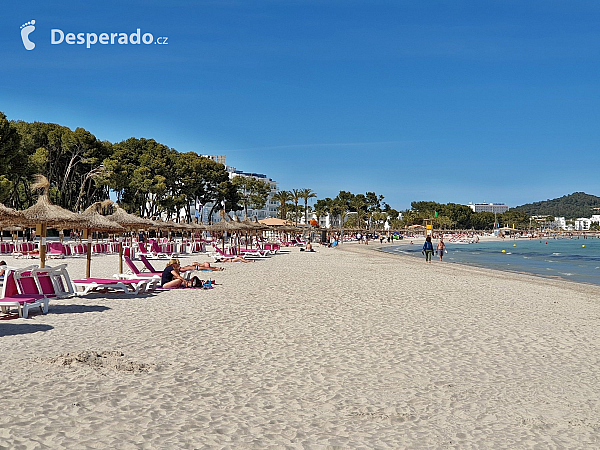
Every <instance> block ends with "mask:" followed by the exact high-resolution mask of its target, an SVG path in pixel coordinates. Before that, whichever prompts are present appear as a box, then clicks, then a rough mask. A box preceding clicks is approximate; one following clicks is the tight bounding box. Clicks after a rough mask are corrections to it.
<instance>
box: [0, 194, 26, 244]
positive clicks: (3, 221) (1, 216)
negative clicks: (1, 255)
mask: <svg viewBox="0 0 600 450" xmlns="http://www.w3.org/2000/svg"><path fill="white" fill-rule="evenodd" d="M22 220H23V213H22V212H21V211H17V210H15V209H12V208H9V207H8V206H4V205H3V204H2V203H0V241H1V240H2V238H3V237H2V227H3V226H7V225H8V226H11V225H16V224H19V223H21V222H22Z"/></svg>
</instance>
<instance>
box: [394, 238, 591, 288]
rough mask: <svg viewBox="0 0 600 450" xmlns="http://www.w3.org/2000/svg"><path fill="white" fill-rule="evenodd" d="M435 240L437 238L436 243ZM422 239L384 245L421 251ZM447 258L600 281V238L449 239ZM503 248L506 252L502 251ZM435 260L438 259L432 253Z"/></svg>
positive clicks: (412, 252) (418, 253)
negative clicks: (461, 241) (470, 241)
mask: <svg viewBox="0 0 600 450" xmlns="http://www.w3.org/2000/svg"><path fill="white" fill-rule="evenodd" d="M435 245H436V241H434V247H435ZM422 246H423V243H422V242H421V243H420V244H419V243H415V244H414V245H410V244H403V245H398V246H390V247H387V248H382V250H385V251H389V252H391V253H400V254H407V255H413V256H419V257H421V258H424V257H423V255H421V249H422ZM446 247H447V249H448V253H445V254H444V262H454V263H460V264H468V265H473V266H478V267H487V268H490V269H498V270H504V271H511V272H525V273H530V274H534V275H538V276H543V277H549V278H559V279H566V280H571V281H575V282H579V283H592V284H598V285H600V239H598V238H588V239H584V238H583V237H580V238H572V239H569V238H562V239H552V238H550V239H498V241H486V242H483V241H480V242H479V243H477V244H455V243H452V242H447V243H446ZM503 250H504V252H503ZM433 259H434V263H435V262H438V263H439V259H438V258H437V256H436V255H434V257H433Z"/></svg>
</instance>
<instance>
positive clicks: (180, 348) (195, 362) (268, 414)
mask: <svg viewBox="0 0 600 450" xmlns="http://www.w3.org/2000/svg"><path fill="white" fill-rule="evenodd" d="M376 248H377V246H376V245H369V246H365V245H358V244H343V245H342V246H341V248H335V249H327V248H321V247H318V248H317V252H316V253H304V252H300V251H299V249H297V248H292V249H289V250H288V253H287V254H282V255H277V256H275V257H272V258H269V259H264V260H259V261H257V262H255V263H253V264H241V263H239V264H225V265H223V266H224V267H225V268H226V270H225V271H223V272H214V273H211V274H207V275H210V278H213V279H215V280H216V281H217V283H219V285H217V286H216V288H215V289H212V290H173V291H167V292H160V293H157V294H152V295H146V296H140V297H133V298H131V297H125V296H123V295H114V294H112V295H91V296H88V297H82V298H70V299H64V300H58V301H52V302H51V303H50V313H49V314H47V315H35V316H33V317H32V318H30V319H11V320H0V385H1V386H2V394H1V399H2V400H1V405H2V408H1V409H2V414H0V448H11V449H12V448H23V449H27V448H43V447H49V448H149V449H150V448H151V449H162V448H164V449H173V448H265V447H276V448H315V449H320V448H436V449H437V448H460V449H464V448H489V449H501V448H502V449H515V448H544V449H545V448H598V447H600V434H599V431H600V389H599V387H600V383H599V375H600V369H599V367H600V365H599V364H598V358H599V356H598V355H600V352H599V351H598V350H599V347H600V337H599V335H598V326H599V325H600V295H599V294H600V288H599V287H595V286H586V285H577V284H574V283H569V282H561V281H554V280H546V279H541V278H535V277H532V276H527V275H520V274H507V273H501V272H495V271H490V270H485V269H476V268H472V267H465V266H460V265H457V264H446V263H439V261H434V262H433V264H430V265H426V264H425V262H424V260H421V259H417V258H411V257H406V256H397V255H389V254H384V253H381V252H378V251H377V250H376ZM5 259H6V260H7V262H9V264H12V265H17V266H21V267H23V266H26V265H28V264H29V263H31V262H32V261H23V260H12V259H10V258H5ZM194 259H198V258H194ZM190 261H191V259H190V258H182V262H183V263H184V264H185V263H187V262H190ZM62 262H67V263H68V264H69V272H70V273H71V276H72V277H73V278H78V277H82V276H83V274H84V268H85V260H84V259H69V260H62V261H56V262H55V261H51V262H50V265H56V264H59V263H62ZM154 262H155V267H156V264H158V263H157V262H156V261H154ZM160 267H161V268H162V267H164V263H162V265H161V266H160ZM116 269H117V257H116V256H100V257H94V260H93V265H92V274H93V276H111V275H112V274H113V273H115V272H116V271H117V270H116Z"/></svg>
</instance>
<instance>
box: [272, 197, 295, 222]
mask: <svg viewBox="0 0 600 450" xmlns="http://www.w3.org/2000/svg"><path fill="white" fill-rule="evenodd" d="M272 199H273V200H275V201H276V202H279V217H280V218H281V219H284V220H285V217H286V210H287V202H288V201H289V200H291V199H292V195H291V194H290V192H289V191H277V192H275V193H274V194H273V197H272Z"/></svg>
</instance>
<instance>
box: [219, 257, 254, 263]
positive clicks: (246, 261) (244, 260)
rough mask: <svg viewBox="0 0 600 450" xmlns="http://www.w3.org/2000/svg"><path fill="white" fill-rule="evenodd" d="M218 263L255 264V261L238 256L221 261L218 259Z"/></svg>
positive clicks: (221, 258) (222, 258)
mask: <svg viewBox="0 0 600 450" xmlns="http://www.w3.org/2000/svg"><path fill="white" fill-rule="evenodd" d="M217 262H222V263H230V262H233V263H235V262H243V263H249V262H254V260H253V259H246V258H244V257H243V256H236V257H235V258H224V257H220V258H219V259H217Z"/></svg>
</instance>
